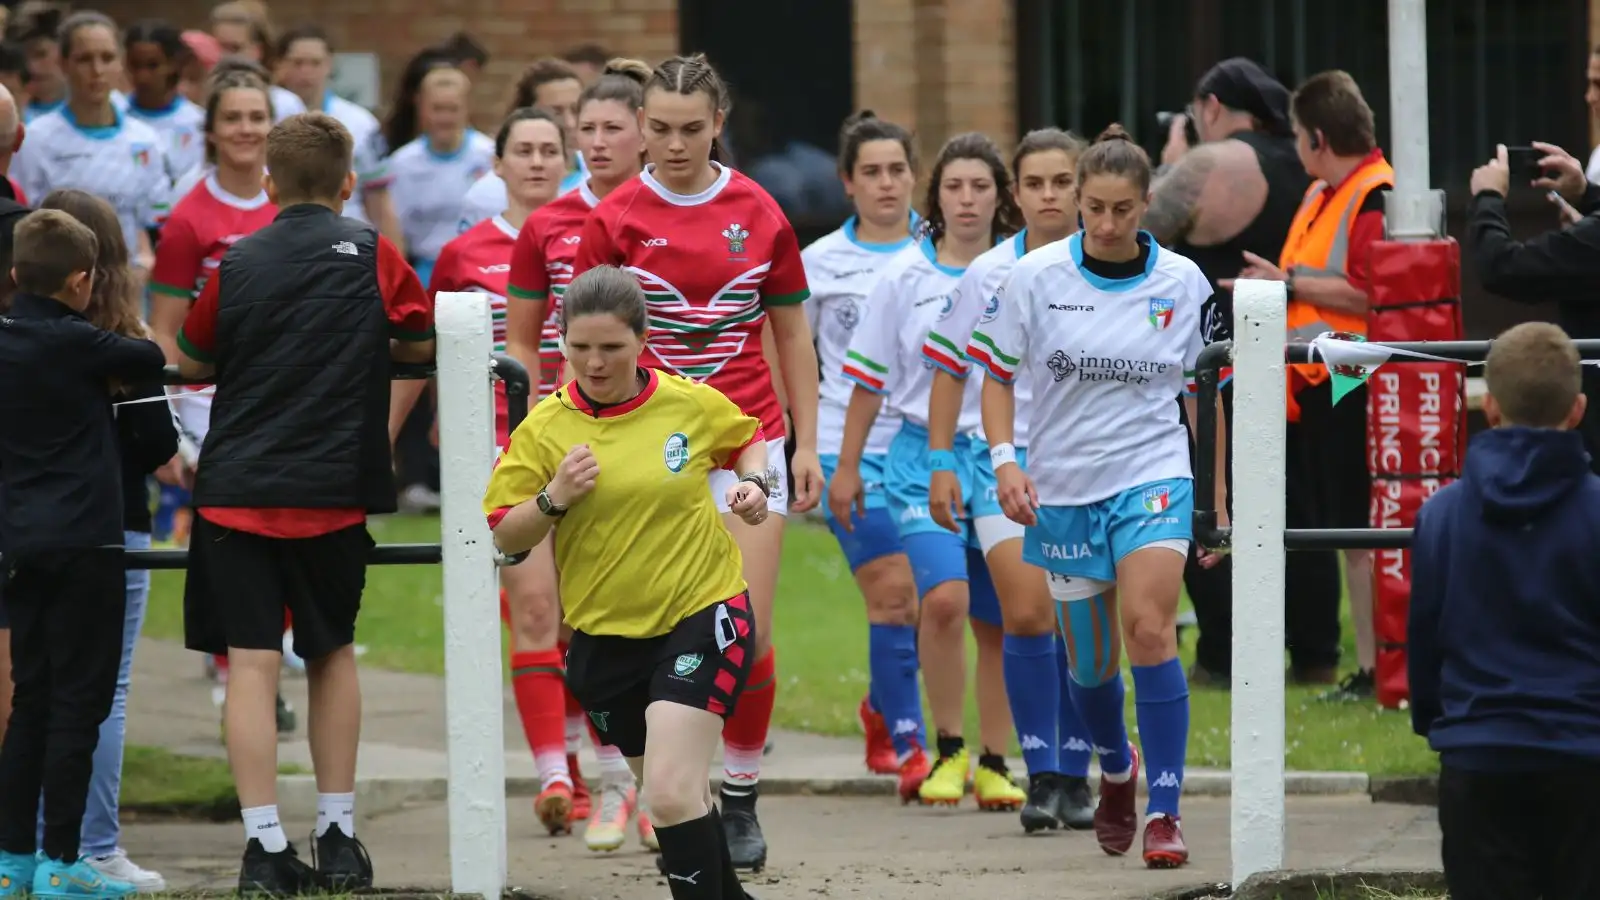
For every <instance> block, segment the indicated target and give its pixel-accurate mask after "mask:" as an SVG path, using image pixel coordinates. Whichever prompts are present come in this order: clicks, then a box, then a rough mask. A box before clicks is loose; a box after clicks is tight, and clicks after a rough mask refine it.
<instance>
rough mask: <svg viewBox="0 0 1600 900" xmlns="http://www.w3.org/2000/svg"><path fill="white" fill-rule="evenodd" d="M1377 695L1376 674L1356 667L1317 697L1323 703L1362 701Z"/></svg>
mask: <svg viewBox="0 0 1600 900" xmlns="http://www.w3.org/2000/svg"><path fill="white" fill-rule="evenodd" d="M1376 696H1378V680H1377V675H1376V673H1374V672H1373V671H1372V670H1371V669H1357V670H1356V671H1354V672H1351V673H1350V674H1349V675H1346V676H1345V679H1344V680H1343V681H1341V682H1339V686H1338V687H1336V688H1334V689H1333V690H1331V691H1328V692H1326V693H1324V694H1323V695H1322V696H1321V697H1319V698H1318V699H1320V700H1322V701H1323V702H1325V703H1364V702H1366V701H1368V700H1371V699H1373V698H1374V697H1376Z"/></svg>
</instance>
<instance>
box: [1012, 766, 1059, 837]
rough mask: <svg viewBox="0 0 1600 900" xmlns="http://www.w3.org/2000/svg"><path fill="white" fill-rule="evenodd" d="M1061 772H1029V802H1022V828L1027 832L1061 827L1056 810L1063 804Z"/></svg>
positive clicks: (1052, 829)
mask: <svg viewBox="0 0 1600 900" xmlns="http://www.w3.org/2000/svg"><path fill="white" fill-rule="evenodd" d="M1062 789H1063V785H1062V783H1061V773H1059V772H1040V773H1039V774H1037V775H1035V774H1033V773H1032V772H1030V773H1028V802H1026V803H1024V804H1022V830H1023V831H1024V832H1025V833H1027V834H1033V833H1034V832H1035V831H1044V830H1046V829H1048V830H1050V831H1055V830H1056V829H1057V828H1060V827H1061V820H1060V819H1058V818H1056V810H1057V809H1058V808H1059V807H1060V805H1061V792H1062Z"/></svg>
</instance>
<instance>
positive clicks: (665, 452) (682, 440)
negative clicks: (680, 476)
mask: <svg viewBox="0 0 1600 900" xmlns="http://www.w3.org/2000/svg"><path fill="white" fill-rule="evenodd" d="M661 458H662V461H663V462H665V463H666V464H667V471H668V472H682V471H683V467H684V466H686V465H688V464H689V436H688V435H687V434H684V433H683V432H681V431H674V432H673V433H672V434H670V435H668V436H667V442H666V444H664V445H663V446H662V447H661Z"/></svg>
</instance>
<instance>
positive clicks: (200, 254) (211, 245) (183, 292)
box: [150, 175, 278, 300]
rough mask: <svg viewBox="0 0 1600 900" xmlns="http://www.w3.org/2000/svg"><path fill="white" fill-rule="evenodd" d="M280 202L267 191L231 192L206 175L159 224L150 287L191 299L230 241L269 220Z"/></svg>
mask: <svg viewBox="0 0 1600 900" xmlns="http://www.w3.org/2000/svg"><path fill="white" fill-rule="evenodd" d="M277 215H278V208H277V207H276V206H273V205H272V204H271V203H269V202H267V192H266V191H262V192H260V193H259V194H257V195H256V196H254V197H248V198H246V197H235V196H234V195H232V194H230V193H228V192H227V191H225V190H223V189H222V186H221V185H219V184H217V179H216V177H215V176H212V175H207V176H206V177H205V179H204V180H202V181H201V182H200V183H199V184H197V185H195V186H194V190H192V191H190V192H189V193H188V194H187V195H186V196H184V197H183V198H181V199H180V200H179V201H178V203H177V205H176V206H174V207H173V208H172V213H171V214H170V215H169V216H167V222H166V224H165V225H163V226H162V228H161V241H160V243H158V244H157V245H156V262H155V266H154V268H153V269H152V271H151V272H150V290H152V291H155V292H156V293H158V294H168V295H171V296H173V297H182V298H183V299H185V300H193V299H194V298H196V297H198V296H200V289H201V288H203V287H205V284H206V280H207V279H209V278H210V277H211V274H212V273H213V272H215V271H217V266H218V265H219V264H220V263H221V262H222V255H223V254H224V253H227V252H228V248H229V247H232V246H233V244H234V242H235V241H237V240H239V239H240V238H242V237H245V236H246V235H250V234H254V233H255V232H257V231H259V230H260V229H262V228H265V227H267V226H268V225H271V224H272V220H273V219H274V218H276V217H277Z"/></svg>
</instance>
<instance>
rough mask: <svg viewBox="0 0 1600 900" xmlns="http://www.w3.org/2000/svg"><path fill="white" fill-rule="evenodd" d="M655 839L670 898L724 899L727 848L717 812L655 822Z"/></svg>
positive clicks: (686, 899)
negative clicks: (676, 821)
mask: <svg viewBox="0 0 1600 900" xmlns="http://www.w3.org/2000/svg"><path fill="white" fill-rule="evenodd" d="M656 840H657V841H658V842H659V843H660V844H661V861H662V863H664V864H665V866H666V869H667V887H668V889H670V890H671V891H672V900H723V896H722V890H723V888H722V872H723V866H724V864H725V863H724V855H725V854H726V853H727V852H728V851H727V848H726V839H724V838H723V836H722V825H721V823H720V822H719V821H718V819H717V817H716V813H707V814H706V815H703V816H701V817H700V818H698V819H691V820H689V821H687V822H683V823H680V824H678V825H657V826H656ZM734 896H736V897H737V896H739V895H737V894H735V895H734Z"/></svg>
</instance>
